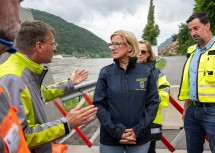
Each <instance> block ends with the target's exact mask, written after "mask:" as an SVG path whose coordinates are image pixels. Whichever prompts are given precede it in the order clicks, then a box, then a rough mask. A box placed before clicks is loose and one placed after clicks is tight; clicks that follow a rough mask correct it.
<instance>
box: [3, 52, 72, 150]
mask: <svg viewBox="0 0 215 153" xmlns="http://www.w3.org/2000/svg"><path fill="white" fill-rule="evenodd" d="M47 71H48V70H47V68H46V67H43V66H41V65H39V64H37V63H34V62H33V61H31V60H29V59H28V58H26V57H25V56H24V55H23V54H20V53H15V54H13V55H11V56H10V57H9V59H8V60H7V61H6V62H5V63H3V64H2V65H0V78H1V79H0V81H1V82H2V83H3V84H4V86H5V87H6V88H7V90H8V92H9V93H10V96H11V100H12V101H11V102H12V104H13V105H14V106H15V107H16V108H17V109H18V110H19V112H18V113H17V115H18V118H19V121H20V123H21V125H22V128H23V130H24V133H25V137H26V139H27V143H28V146H29V147H30V149H31V151H32V152H34V153H39V152H40V153H41V152H43V153H50V152H51V151H52V149H51V148H52V145H51V141H53V140H55V139H56V138H59V137H61V136H64V135H65V134H68V133H69V130H70V128H69V126H68V122H67V120H66V119H65V118H64V117H62V118H60V119H58V120H54V121H51V122H48V118H47V114H46V105H45V102H44V101H49V100H52V99H54V98H57V97H59V96H62V95H64V94H66V93H68V92H70V91H71V90H73V88H74V86H73V84H72V82H71V80H65V81H63V82H60V83H56V84H54V85H51V86H46V87H44V86H42V85H41V84H42V81H43V78H44V76H45V74H46V72H47ZM41 91H42V92H41Z"/></svg>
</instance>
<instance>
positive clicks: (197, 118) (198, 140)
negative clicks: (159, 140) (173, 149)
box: [184, 105, 215, 153]
mask: <svg viewBox="0 0 215 153" xmlns="http://www.w3.org/2000/svg"><path fill="white" fill-rule="evenodd" d="M184 129H185V134H186V143H187V152H188V153H202V152H203V150H204V148H203V145H204V142H205V136H206V135H208V138H209V145H210V149H211V152H212V153H215V106H212V107H205V106H203V107H197V106H193V105H190V106H189V107H188V108H187V110H186V113H185V118H184Z"/></svg>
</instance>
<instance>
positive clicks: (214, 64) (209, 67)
mask: <svg viewBox="0 0 215 153" xmlns="http://www.w3.org/2000/svg"><path fill="white" fill-rule="evenodd" d="M205 79H206V81H207V82H210V83H212V82H215V55H208V56H207V60H206V67H205Z"/></svg>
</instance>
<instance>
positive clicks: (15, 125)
mask: <svg viewBox="0 0 215 153" xmlns="http://www.w3.org/2000/svg"><path fill="white" fill-rule="evenodd" d="M0 103H1V106H0V152H1V153H3V152H4V153H9V152H13V153H30V151H29V149H28V146H27V143H26V140H25V137H24V133H23V131H22V127H21V125H20V123H19V120H18V118H17V116H16V112H17V110H16V109H15V108H13V107H12V106H11V105H10V102H9V100H8V97H7V95H6V93H5V91H3V88H2V87H1V86H0Z"/></svg>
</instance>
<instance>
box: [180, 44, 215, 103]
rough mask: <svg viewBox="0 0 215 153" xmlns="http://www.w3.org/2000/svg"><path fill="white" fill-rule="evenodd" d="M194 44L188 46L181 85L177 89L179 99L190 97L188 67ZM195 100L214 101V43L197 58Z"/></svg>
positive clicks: (194, 48)
mask: <svg viewBox="0 0 215 153" xmlns="http://www.w3.org/2000/svg"><path fill="white" fill-rule="evenodd" d="M195 50H196V45H193V46H191V47H189V48H188V55H189V54H190V56H188V59H187V61H186V62H185V65H184V70H183V75H182V80H181V86H180V89H179V95H178V99H179V100H188V99H190V97H189V93H190V84H189V68H190V62H191V59H192V57H193V53H194V51H195ZM196 85H197V100H198V101H199V102H203V103H214V102H215V43H214V44H213V45H212V46H211V48H210V49H208V50H207V51H206V52H204V53H202V54H201V55H200V58H199V64H198V75H197V80H196Z"/></svg>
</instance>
